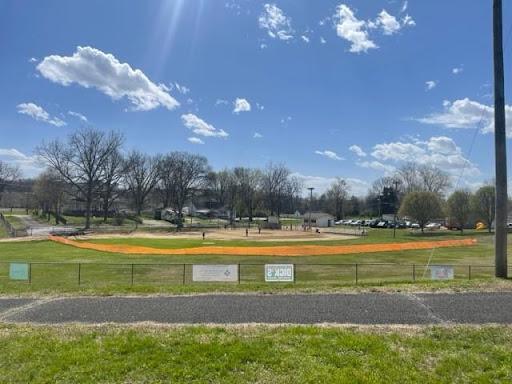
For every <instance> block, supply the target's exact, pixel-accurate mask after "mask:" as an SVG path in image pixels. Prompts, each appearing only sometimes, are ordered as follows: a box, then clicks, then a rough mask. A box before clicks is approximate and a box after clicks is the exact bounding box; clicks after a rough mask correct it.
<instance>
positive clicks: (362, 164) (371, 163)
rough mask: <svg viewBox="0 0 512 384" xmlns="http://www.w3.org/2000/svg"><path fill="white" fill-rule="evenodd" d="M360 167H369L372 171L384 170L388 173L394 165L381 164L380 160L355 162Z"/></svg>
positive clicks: (392, 170)
mask: <svg viewBox="0 0 512 384" xmlns="http://www.w3.org/2000/svg"><path fill="white" fill-rule="evenodd" d="M357 165H358V166H360V167H361V168H369V169H373V170H374V171H379V172H384V173H385V174H390V173H393V172H394V171H395V167H393V166H392V165H387V164H383V163H381V162H380V161H362V162H360V163H357Z"/></svg>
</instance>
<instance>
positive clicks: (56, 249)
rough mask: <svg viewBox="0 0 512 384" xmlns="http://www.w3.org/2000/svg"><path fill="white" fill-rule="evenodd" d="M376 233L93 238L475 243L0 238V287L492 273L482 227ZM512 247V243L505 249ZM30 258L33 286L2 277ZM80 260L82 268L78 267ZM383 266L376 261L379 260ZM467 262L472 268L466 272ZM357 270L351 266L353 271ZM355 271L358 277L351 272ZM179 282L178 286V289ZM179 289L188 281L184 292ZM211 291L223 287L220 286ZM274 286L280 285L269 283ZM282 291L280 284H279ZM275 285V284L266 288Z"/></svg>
mask: <svg viewBox="0 0 512 384" xmlns="http://www.w3.org/2000/svg"><path fill="white" fill-rule="evenodd" d="M392 235H393V234H392V231H388V230H375V231H372V232H371V233H370V236H368V237H364V238H358V239H354V240H344V241H317V242H300V243H294V242H255V241H243V240H237V241H208V240H206V241H205V242H203V241H202V240H200V239H197V240H186V239H175V238H174V239H173V238H170V239H147V238H129V239H126V238H124V239H121V238H116V239H102V240H94V241H95V242H102V243H111V244H120V243H123V244H132V245H144V246H149V247H156V248H184V247H200V246H203V245H205V246H209V245H211V243H212V242H213V243H215V245H221V246H227V247H229V246H237V247H239V246H244V245H251V246H270V245H285V244H299V245H300V244H309V245H311V244H320V245H327V244H343V245H348V244H361V243H382V242H391V241H399V242H405V241H429V240H443V239H452V238H456V239H461V238H465V237H475V238H476V239H477V240H478V242H477V244H476V245H473V246H466V247H452V248H439V249H427V250H414V251H400V252H377V253H367V254H345V255H333V256H301V257H271V256H265V257H264V256H215V255H194V256H170V255H125V254H116V253H107V252H98V251H94V250H85V249H79V248H76V247H72V246H68V245H62V244H57V243H54V242H51V241H46V240H44V241H31V242H1V243H0V292H4V293H6V292H18V291H20V292H21V291H32V290H48V289H49V290H57V291H67V290H77V289H81V290H83V289H98V288H101V289H103V290H106V292H109V290H110V291H112V292H115V291H117V290H119V289H123V290H124V289H130V291H139V292H155V291H156V292H160V291H165V292H169V291H176V290H179V291H180V292H181V291H183V290H185V291H195V290H205V291H208V290H210V289H211V285H209V286H205V285H204V284H193V285H194V287H191V285H192V284H191V283H192V267H191V265H190V264H198V263H209V264H215V263H217V264H230V263H231V264H241V266H240V283H241V284H240V286H239V287H233V285H228V286H227V288H228V289H227V290H230V291H231V290H251V289H254V290H266V289H268V287H269V285H268V284H265V282H264V273H263V271H264V266H263V265H264V264H265V263H293V264H295V266H296V283H295V284H294V286H295V287H297V286H299V285H306V286H315V287H319V286H320V285H347V284H348V285H352V284H355V283H356V278H357V283H358V284H364V283H372V284H374V283H377V284H379V283H382V282H385V283H392V282H409V281H412V280H413V279H414V280H416V281H419V280H422V279H424V280H428V279H429V277H430V271H429V270H428V269H426V268H425V265H426V264H427V263H429V264H431V265H432V264H453V265H455V266H456V267H455V274H456V278H460V279H468V278H469V277H470V276H469V275H470V274H471V277H472V278H473V279H475V278H487V277H491V276H492V273H493V267H492V265H493V244H492V236H490V235H488V234H486V233H481V232H478V233H476V232H470V233H468V234H466V235H464V236H461V235H460V234H458V233H455V232H439V233H433V234H426V235H424V236H422V235H418V234H411V233H410V232H408V231H397V238H396V239H393V236H392ZM511 248H512V247H511ZM14 261H18V262H30V263H32V267H31V268H32V274H31V277H32V281H31V284H30V285H29V284H27V283H24V282H23V283H18V282H12V281H9V279H8V274H9V272H8V268H9V262H14ZM78 263H80V266H79V265H78ZM383 263H384V264H389V265H382V264H383ZM355 264H358V266H357V267H356V266H355ZM469 265H471V270H470V267H469ZM356 269H357V270H356ZM356 275H357V276H356ZM177 286H180V288H177ZM181 286H186V288H185V289H184V288H183V287H181ZM213 287H214V289H216V290H219V289H224V288H226V287H221V286H220V285H218V284H215V285H213ZM272 287H280V288H281V287H285V286H283V285H273V286H272ZM285 288H286V287H285ZM272 289H275V288H272Z"/></svg>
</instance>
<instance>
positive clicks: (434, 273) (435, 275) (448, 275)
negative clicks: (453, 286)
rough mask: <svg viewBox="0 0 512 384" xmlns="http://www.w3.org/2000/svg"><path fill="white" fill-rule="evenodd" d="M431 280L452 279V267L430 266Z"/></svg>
mask: <svg viewBox="0 0 512 384" xmlns="http://www.w3.org/2000/svg"><path fill="white" fill-rule="evenodd" d="M430 273H431V277H432V280H453V267H449V266H446V265H433V266H431V267H430Z"/></svg>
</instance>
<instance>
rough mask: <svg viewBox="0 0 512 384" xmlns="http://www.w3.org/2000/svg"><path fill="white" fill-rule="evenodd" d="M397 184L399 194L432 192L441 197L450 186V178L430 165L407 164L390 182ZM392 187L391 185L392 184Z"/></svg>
mask: <svg viewBox="0 0 512 384" xmlns="http://www.w3.org/2000/svg"><path fill="white" fill-rule="evenodd" d="M394 180H397V181H398V182H399V184H398V186H399V191H398V192H399V193H404V194H407V193H410V192H433V193H437V194H440V195H442V194H443V193H444V192H446V190H447V189H448V188H450V186H451V182H450V176H449V175H448V174H447V173H446V172H444V171H442V170H441V169H439V168H437V167H434V166H432V165H427V164H425V165H418V164H416V163H407V164H404V165H403V166H402V167H400V168H399V169H398V170H397V171H396V174H395V175H394V177H392V178H391V182H392V183H393V182H394ZM392 185H393V184H392Z"/></svg>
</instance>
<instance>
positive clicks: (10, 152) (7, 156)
mask: <svg viewBox="0 0 512 384" xmlns="http://www.w3.org/2000/svg"><path fill="white" fill-rule="evenodd" d="M0 160H2V161H5V162H6V163H9V164H11V165H14V166H17V167H19V168H20V170H21V171H22V172H23V176H24V177H34V176H36V175H37V174H39V173H40V172H41V171H42V170H43V169H44V167H45V164H44V162H43V161H42V160H41V159H40V158H39V157H38V156H29V155H26V154H24V153H22V152H20V151H19V150H17V149H14V148H0Z"/></svg>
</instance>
